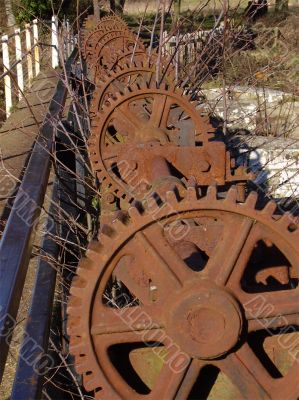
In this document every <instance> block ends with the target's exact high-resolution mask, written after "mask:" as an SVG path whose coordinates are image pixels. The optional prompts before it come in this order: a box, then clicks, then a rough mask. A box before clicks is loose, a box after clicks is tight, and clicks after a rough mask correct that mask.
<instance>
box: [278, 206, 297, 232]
mask: <svg viewBox="0 0 299 400" xmlns="http://www.w3.org/2000/svg"><path fill="white" fill-rule="evenodd" d="M276 223H277V224H278V225H280V227H281V230H285V229H288V230H289V231H291V232H295V231H298V223H297V219H296V217H294V215H293V214H292V213H290V212H289V211H287V212H285V213H284V214H283V215H282V217H280V218H279V220H278V221H277V222H276ZM290 227H292V229H290Z"/></svg>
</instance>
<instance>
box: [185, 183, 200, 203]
mask: <svg viewBox="0 0 299 400" xmlns="http://www.w3.org/2000/svg"><path fill="white" fill-rule="evenodd" d="M186 199H187V201H188V202H192V201H196V200H197V199H198V193H197V189H196V187H192V186H189V187H188V188H187V192H186Z"/></svg>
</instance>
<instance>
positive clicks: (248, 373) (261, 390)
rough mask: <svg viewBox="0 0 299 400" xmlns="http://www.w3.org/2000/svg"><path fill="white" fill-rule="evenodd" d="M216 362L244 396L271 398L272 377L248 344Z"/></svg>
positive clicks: (249, 397) (247, 397)
mask: <svg viewBox="0 0 299 400" xmlns="http://www.w3.org/2000/svg"><path fill="white" fill-rule="evenodd" d="M214 364H215V365H216V366H217V367H218V368H219V369H220V370H221V371H222V372H223V373H224V374H225V375H226V376H227V377H228V378H229V379H230V381H231V382H232V383H233V384H234V385H235V386H236V387H237V388H238V389H239V391H240V393H241V394H242V396H243V397H242V398H244V399H247V400H252V399H270V391H271V384H272V382H271V378H270V376H269V375H268V373H267V372H266V370H265V369H264V368H263V366H262V365H261V363H260V361H259V360H258V358H257V357H256V356H255V355H254V353H253V352H252V350H251V349H250V348H249V346H248V345H247V344H244V345H243V346H242V347H241V348H240V349H239V350H238V351H237V352H236V353H233V354H230V355H228V356H227V357H226V358H225V359H223V360H221V361H217V362H214Z"/></svg>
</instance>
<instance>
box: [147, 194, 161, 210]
mask: <svg viewBox="0 0 299 400" xmlns="http://www.w3.org/2000/svg"><path fill="white" fill-rule="evenodd" d="M155 195H156V196H157V194H156V193H154V194H153V195H152V196H149V197H147V199H146V200H145V203H144V207H145V209H146V211H148V212H149V213H150V214H151V213H153V214H154V213H156V212H157V211H158V210H159V208H160V207H159V205H158V203H157V199H156V198H155V197H156V196H155Z"/></svg>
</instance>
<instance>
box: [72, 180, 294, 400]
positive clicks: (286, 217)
mask: <svg viewBox="0 0 299 400" xmlns="http://www.w3.org/2000/svg"><path fill="white" fill-rule="evenodd" d="M257 198H258V196H257V193H256V192H251V193H250V194H249V195H248V197H247V199H246V201H245V203H237V191H236V188H235V187H232V188H230V189H229V191H228V194H227V196H226V197H225V198H224V199H223V198H221V199H219V198H217V189H216V187H209V188H208V191H207V194H206V196H204V197H200V196H199V194H198V192H197V191H196V189H195V188H188V192H187V195H186V197H185V198H183V199H181V200H180V201H179V200H178V199H177V197H176V195H175V193H174V192H168V193H167V199H166V201H167V203H169V204H171V205H172V206H173V208H172V210H173V211H172V213H174V214H180V213H182V214H183V213H188V212H191V211H200V210H212V211H213V210H214V211H215V210H217V211H219V210H222V211H227V212H232V213H234V214H238V215H241V216H245V217H247V218H251V219H252V220H256V221H259V222H261V223H263V224H265V225H266V226H269V225H270V227H271V228H272V229H273V230H274V231H275V233H276V234H278V236H280V237H281V236H282V235H283V238H284V240H285V241H288V242H289V243H290V246H291V247H293V248H297V246H296V243H298V239H299V231H298V222H297V219H295V217H294V216H293V215H292V214H291V213H288V212H287V213H285V214H283V215H282V216H279V217H277V216H276V215H275V214H274V213H275V210H276V208H277V206H276V204H275V203H274V202H272V201H270V202H269V203H267V205H266V206H265V207H264V208H263V209H257V208H256V202H257ZM154 208H155V210H156V213H155V217H156V219H155V220H153V218H152V215H151V214H150V213H144V214H142V213H141V212H140V211H139V210H138V209H137V208H135V207H131V208H130V209H129V211H128V213H129V216H130V219H131V221H130V222H129V223H128V222H126V224H124V222H122V221H121V220H119V219H117V220H115V221H114V222H113V223H112V224H111V225H110V227H109V228H108V229H103V230H102V233H101V234H100V242H91V243H90V245H89V247H88V250H87V253H86V258H83V259H82V260H81V261H80V263H79V267H78V270H77V276H76V278H75V279H74V281H73V283H72V286H71V297H70V300H69V304H68V310H67V312H68V315H69V320H68V334H69V335H70V352H71V354H74V355H75V366H76V369H77V372H78V373H79V374H81V375H83V383H84V386H85V388H86V390H88V391H92V390H94V391H95V399H98V400H100V399H105V398H107V396H109V398H113V399H120V398H123V397H121V396H120V395H119V393H117V392H116V391H114V389H111V386H112V383H111V382H108V381H107V379H106V377H105V374H104V372H103V371H102V369H101V367H100V366H99V365H98V360H97V357H96V356H95V354H94V350H93V346H92V343H91V339H90V337H91V333H90V330H89V315H90V308H91V305H90V304H91V302H92V300H91V299H92V297H93V293H94V291H95V290H96V283H95V275H96V276H97V279H96V281H98V279H99V276H100V275H101V274H102V273H103V271H104V270H105V268H107V265H108V264H109V262H110V261H111V259H112V258H113V257H114V255H115V253H117V251H118V250H119V248H120V247H121V246H122V245H123V244H124V243H126V242H127V241H128V240H130V238H132V237H133V236H134V235H135V234H136V232H138V231H139V230H140V229H142V228H144V227H146V226H148V225H150V224H153V223H156V222H157V221H158V220H161V219H163V218H169V216H170V215H171V213H169V209H168V211H166V214H165V210H163V207H162V205H160V206H159V205H158V204H155V206H154ZM295 221H296V222H295ZM294 225H295V226H296V229H295V230H294ZM290 226H292V229H290ZM297 252H298V249H297ZM99 263H100V264H101V268H100V269H99ZM86 331H88V338H87V337H86V333H84V334H82V332H86ZM91 364H94V365H97V366H98V370H97V371H96V372H95V371H92V370H91V367H90V365H91ZM111 390H112V391H111ZM271 398H272V397H271Z"/></svg>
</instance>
